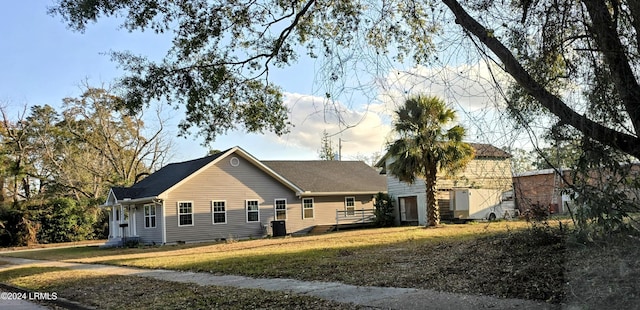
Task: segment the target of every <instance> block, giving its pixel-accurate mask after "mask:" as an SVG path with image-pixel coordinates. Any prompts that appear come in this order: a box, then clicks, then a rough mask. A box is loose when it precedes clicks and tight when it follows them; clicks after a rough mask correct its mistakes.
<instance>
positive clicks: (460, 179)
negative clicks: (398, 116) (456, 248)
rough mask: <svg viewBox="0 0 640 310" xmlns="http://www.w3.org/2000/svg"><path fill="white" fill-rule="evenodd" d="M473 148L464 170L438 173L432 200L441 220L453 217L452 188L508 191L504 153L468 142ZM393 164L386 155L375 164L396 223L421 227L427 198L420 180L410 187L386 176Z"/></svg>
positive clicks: (423, 221)
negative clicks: (450, 205)
mask: <svg viewBox="0 0 640 310" xmlns="http://www.w3.org/2000/svg"><path fill="white" fill-rule="evenodd" d="M470 144H471V146H472V147H473V148H474V149H475V151H476V155H475V158H474V159H473V160H472V161H471V162H470V163H469V164H468V165H467V167H466V168H465V169H464V171H462V172H460V173H458V174H457V175H455V176H453V177H447V176H445V175H444V174H438V180H437V181H436V189H437V193H436V199H437V200H438V201H437V203H438V205H439V206H440V213H441V217H442V218H443V219H448V218H453V212H451V211H450V210H449V204H450V192H451V190H452V189H454V188H483V189H494V190H499V191H507V190H510V189H511V188H512V184H511V183H512V181H511V164H510V160H509V158H510V157H511V156H510V155H509V154H508V153H506V152H504V151H502V150H500V149H498V148H496V147H494V146H492V145H489V144H479V143H470ZM393 161H394V158H392V157H391V156H389V155H388V154H387V155H385V156H384V157H382V159H381V160H380V161H378V163H377V164H376V167H378V168H381V174H384V175H386V178H387V188H388V193H389V195H390V196H391V197H392V199H393V200H392V201H393V204H394V206H395V208H394V210H395V215H396V224H398V225H425V224H426V222H427V195H426V187H425V183H424V180H421V179H416V182H414V183H413V184H408V183H406V182H401V181H400V180H398V178H396V177H395V176H393V175H391V174H390V173H387V167H388V166H389V165H390V164H391V163H392V162H393Z"/></svg>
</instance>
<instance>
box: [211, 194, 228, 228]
mask: <svg viewBox="0 0 640 310" xmlns="http://www.w3.org/2000/svg"><path fill="white" fill-rule="evenodd" d="M211 220H212V221H213V224H226V223H227V202H226V201H224V200H217V201H212V202H211Z"/></svg>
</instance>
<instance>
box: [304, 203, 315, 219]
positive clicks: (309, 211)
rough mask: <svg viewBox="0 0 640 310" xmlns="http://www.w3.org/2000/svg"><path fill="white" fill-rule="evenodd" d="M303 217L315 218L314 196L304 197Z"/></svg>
mask: <svg viewBox="0 0 640 310" xmlns="http://www.w3.org/2000/svg"><path fill="white" fill-rule="evenodd" d="M302 218H303V219H312V218H313V198H302Z"/></svg>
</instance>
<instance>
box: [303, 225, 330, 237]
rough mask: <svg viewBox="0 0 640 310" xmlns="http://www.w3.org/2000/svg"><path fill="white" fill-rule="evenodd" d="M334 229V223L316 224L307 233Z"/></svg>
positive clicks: (321, 232)
mask: <svg viewBox="0 0 640 310" xmlns="http://www.w3.org/2000/svg"><path fill="white" fill-rule="evenodd" d="M334 230H336V225H316V226H313V228H312V229H311V230H310V231H309V235H321V234H326V233H328V232H332V231H334Z"/></svg>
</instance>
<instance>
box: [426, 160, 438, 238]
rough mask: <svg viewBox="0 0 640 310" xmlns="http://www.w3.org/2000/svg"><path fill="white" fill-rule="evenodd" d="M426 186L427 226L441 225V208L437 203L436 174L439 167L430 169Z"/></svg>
mask: <svg viewBox="0 0 640 310" xmlns="http://www.w3.org/2000/svg"><path fill="white" fill-rule="evenodd" d="M428 170H429V171H427V173H426V178H425V180H424V184H425V187H426V194H427V226H438V225H440V206H438V204H437V203H436V173H437V167H436V166H435V165H433V166H432V167H429V168H428Z"/></svg>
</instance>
